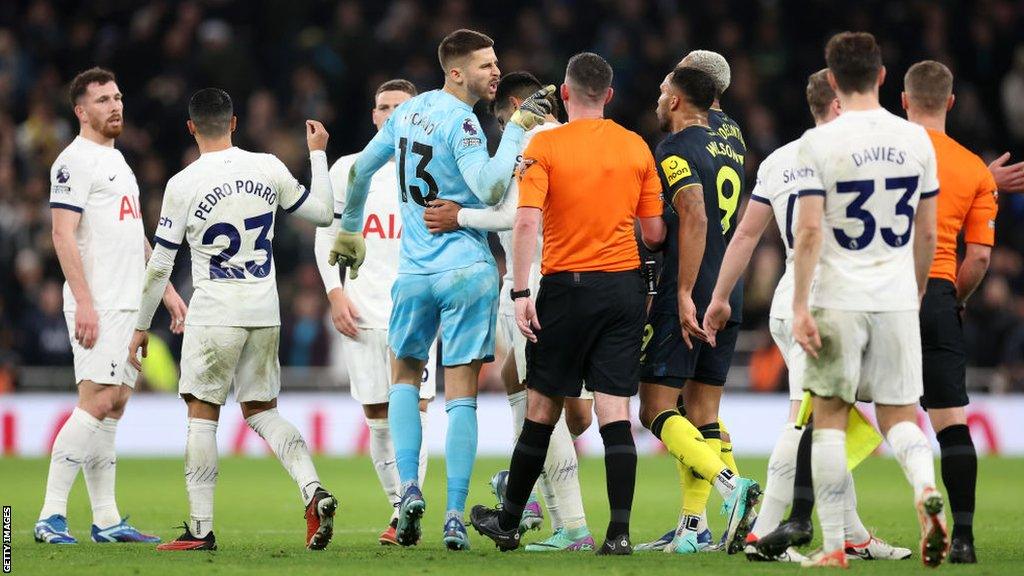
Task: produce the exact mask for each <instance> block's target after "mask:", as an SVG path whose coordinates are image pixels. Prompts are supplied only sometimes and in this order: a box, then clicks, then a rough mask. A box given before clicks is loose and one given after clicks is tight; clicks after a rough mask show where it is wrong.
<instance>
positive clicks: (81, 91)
mask: <svg viewBox="0 0 1024 576" xmlns="http://www.w3.org/2000/svg"><path fill="white" fill-rule="evenodd" d="M94 82H95V83H96V84H99V85H100V86H103V85H104V84H106V83H107V82H117V78H115V77H114V73H113V72H111V71H110V70H107V69H106V68H100V67H99V66H96V67H93V68H89V69H88V70H85V71H83V72H79V73H78V75H77V76H75V77H74V78H73V79H72V80H71V84H70V85H69V86H68V99H69V100H71V107H72V108H73V107H75V106H77V105H78V100H79V98H81V97H82V96H85V91H86V90H87V89H88V88H89V84H92V83H94Z"/></svg>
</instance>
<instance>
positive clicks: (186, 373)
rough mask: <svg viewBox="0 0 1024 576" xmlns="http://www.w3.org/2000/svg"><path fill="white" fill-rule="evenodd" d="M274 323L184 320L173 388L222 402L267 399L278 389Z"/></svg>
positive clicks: (277, 336) (277, 339)
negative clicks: (212, 323)
mask: <svg viewBox="0 0 1024 576" xmlns="http://www.w3.org/2000/svg"><path fill="white" fill-rule="evenodd" d="M280 341H281V327H280V326H265V327H260V328H245V327H240V326H185V336H184V338H183V339H182V343H181V379H180V380H179V381H178V393H179V394H182V395H185V394H191V395H192V396H195V397H196V398H198V399H200V400H202V401H204V402H209V403H211V404H217V405H223V404H224V402H225V401H226V400H227V397H228V392H229V391H230V390H231V389H232V387H233V388H234V390H235V399H236V400H238V401H239V402H269V401H270V400H273V399H275V398H277V396H278V395H279V394H280V393H281V363H280V362H279V361H278V348H279V346H280Z"/></svg>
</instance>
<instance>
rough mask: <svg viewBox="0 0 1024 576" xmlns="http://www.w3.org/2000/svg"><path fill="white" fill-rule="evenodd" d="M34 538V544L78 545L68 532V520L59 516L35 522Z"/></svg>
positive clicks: (55, 515)
mask: <svg viewBox="0 0 1024 576" xmlns="http://www.w3.org/2000/svg"><path fill="white" fill-rule="evenodd" d="M35 538H36V542H45V543H47V544H78V540H75V537H74V536H72V535H71V531H70V530H68V519H67V518H65V517H64V516H61V515H60V514H54V515H53V516H50V517H49V518H44V519H42V520H40V521H38V522H36V527H35Z"/></svg>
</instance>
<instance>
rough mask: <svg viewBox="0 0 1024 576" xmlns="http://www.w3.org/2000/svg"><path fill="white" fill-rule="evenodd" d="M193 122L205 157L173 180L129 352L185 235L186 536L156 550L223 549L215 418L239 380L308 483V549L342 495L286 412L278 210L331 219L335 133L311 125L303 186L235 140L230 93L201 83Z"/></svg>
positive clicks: (254, 423)
mask: <svg viewBox="0 0 1024 576" xmlns="http://www.w3.org/2000/svg"><path fill="white" fill-rule="evenodd" d="M188 114H189V120H188V130H189V132H190V133H191V134H192V135H193V136H194V137H195V139H196V144H198V146H199V152H200V156H199V158H198V159H197V160H196V161H195V162H193V163H192V164H190V165H188V166H187V167H186V168H185V169H184V170H182V171H181V172H178V173H177V174H175V175H174V176H173V177H172V178H171V179H170V180H168V182H167V188H166V191H165V192H164V200H163V206H162V207H161V211H160V225H159V227H158V229H157V233H156V236H155V238H154V240H155V242H156V244H157V246H156V247H155V248H154V250H153V256H152V258H150V260H149V265H148V266H147V267H146V280H145V288H144V291H143V292H142V305H141V307H140V309H139V317H138V322H137V324H136V330H135V334H134V336H132V340H131V344H130V345H129V349H128V350H129V359H130V360H131V362H132V363H133V364H135V365H136V366H137V365H138V364H139V358H138V353H139V352H140V351H141V354H142V356H145V355H146V345H147V343H148V339H149V337H148V334H147V333H146V331H147V330H148V329H149V325H150V321H151V320H152V318H153V310H154V309H155V308H156V299H157V295H158V294H160V293H161V292H162V291H163V289H164V285H165V284H166V282H167V279H168V278H169V277H170V275H171V271H172V269H173V267H174V258H175V255H176V254H177V252H178V249H179V248H180V247H181V243H182V241H183V240H187V241H188V244H189V247H190V248H191V254H192V282H193V285H194V286H195V292H194V293H193V295H192V300H191V304H192V307H191V310H190V311H189V314H188V318H187V320H186V326H185V338H184V340H183V342H182V346H181V379H180V380H179V382H178V392H179V393H180V394H181V397H182V399H183V400H184V401H185V404H186V406H187V408H188V435H187V437H186V441H185V486H186V488H187V490H188V499H189V508H190V514H189V521H188V522H187V523H185V526H184V530H185V531H184V533H183V534H182V535H181V536H179V537H178V538H177V539H176V540H174V541H173V542H168V543H166V544H161V545H160V546H158V547H157V550H216V548H217V540H216V538H215V537H214V534H213V493H214V488H215V486H216V483H217V476H218V470H217V420H218V419H219V417H220V408H221V406H222V405H223V404H224V402H225V400H226V399H227V396H228V391H229V390H230V389H232V388H234V391H235V396H236V398H237V399H238V402H239V404H241V409H242V415H243V416H244V417H245V421H246V422H247V423H248V424H249V427H250V428H252V429H253V431H255V432H256V433H257V434H259V435H260V437H261V438H263V439H264V440H265V441H266V442H267V445H268V446H270V448H271V450H273V451H274V454H275V455H276V456H277V458H278V460H280V461H281V463H282V464H283V465H284V467H285V469H287V470H288V473H289V474H290V475H291V477H292V479H293V480H295V482H296V483H297V484H298V486H299V493H300V495H301V497H302V499H303V504H304V505H305V508H306V541H305V542H306V546H307V547H308V548H310V549H312V550H321V549H323V548H325V547H326V546H327V544H328V543H329V542H330V540H331V536H332V534H333V526H334V511H335V509H336V508H337V506H338V502H337V500H336V499H335V498H334V496H332V495H331V494H330V493H329V492H327V490H325V489H324V488H323V487H322V486H321V485H320V479H319V477H318V476H317V473H316V469H315V468H314V467H313V461H312V459H311V458H310V455H309V449H308V448H307V446H306V442H305V441H304V440H303V439H302V436H301V435H300V434H299V431H298V430H296V428H295V426H293V425H292V424H291V423H290V422H288V421H287V420H285V419H284V418H282V417H281V415H280V414H279V413H278V411H277V396H278V393H279V392H280V390H281V366H280V363H279V362H278V342H279V340H280V330H281V327H280V325H281V319H280V307H279V305H278V295H277V282H276V279H275V271H274V245H273V239H274V219H275V214H276V213H277V208H278V207H281V208H283V209H284V211H285V212H287V213H289V214H295V215H296V216H298V217H300V218H302V219H304V220H308V221H310V222H313V223H314V224H316V225H318V226H327V225H328V224H330V223H331V214H332V212H331V202H332V200H333V198H332V194H331V183H330V176H329V175H328V172H327V155H326V153H325V152H324V149H325V148H326V146H327V132H326V131H325V130H324V127H323V126H322V125H321V124H320V123H319V122H316V121H312V120H307V121H306V141H307V143H308V145H309V150H310V153H309V156H310V162H311V164H312V168H313V180H312V183H311V185H310V190H307V189H306V187H305V186H303V185H302V184H299V182H298V181H297V180H295V178H294V177H293V176H292V175H291V173H289V171H288V168H286V167H285V165H284V163H282V162H281V161H280V160H278V159H277V158H276V157H275V156H272V155H270V154H257V153H253V152H248V151H246V150H242V149H240V148H236V147H234V146H233V145H232V143H231V133H232V132H234V130H235V126H236V121H237V119H236V118H235V116H234V113H233V109H232V105H231V97H230V96H228V94H227V92H224V91H223V90H220V89H218V88H204V89H202V90H199V91H198V92H196V93H195V94H193V95H192V98H191V99H190V100H189V104H188Z"/></svg>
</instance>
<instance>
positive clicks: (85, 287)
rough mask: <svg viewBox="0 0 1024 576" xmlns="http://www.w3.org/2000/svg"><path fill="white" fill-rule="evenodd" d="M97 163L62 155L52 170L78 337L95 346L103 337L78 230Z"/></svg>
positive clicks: (55, 221)
mask: <svg viewBox="0 0 1024 576" xmlns="http://www.w3.org/2000/svg"><path fill="white" fill-rule="evenodd" d="M94 168H95V167H94V166H90V165H87V164H86V163H84V162H76V161H75V159H74V158H72V157H67V158H66V157H65V156H64V155H62V156H61V157H60V158H58V159H57V161H56V162H54V164H53V167H52V168H51V170H50V214H51V222H52V226H53V227H52V230H51V234H52V236H53V248H54V251H55V252H56V253H57V261H58V262H60V268H61V270H62V271H63V272H64V279H65V280H67V283H68V288H69V289H70V290H71V296H72V297H73V298H74V299H75V333H74V337H75V340H77V341H78V343H79V344H81V345H82V347H84V348H92V346H93V344H95V343H96V338H97V337H98V336H99V315H98V314H97V313H96V309H95V308H94V307H93V300H92V292H91V291H90V289H89V283H88V282H87V281H86V279H85V267H84V266H83V265H82V253H81V251H79V249H78V238H77V237H76V235H75V233H76V231H77V230H78V224H79V223H80V222H81V220H82V212H83V211H84V210H85V205H86V202H87V201H88V199H89V191H90V189H91V187H92V172H93V169H94Z"/></svg>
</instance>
